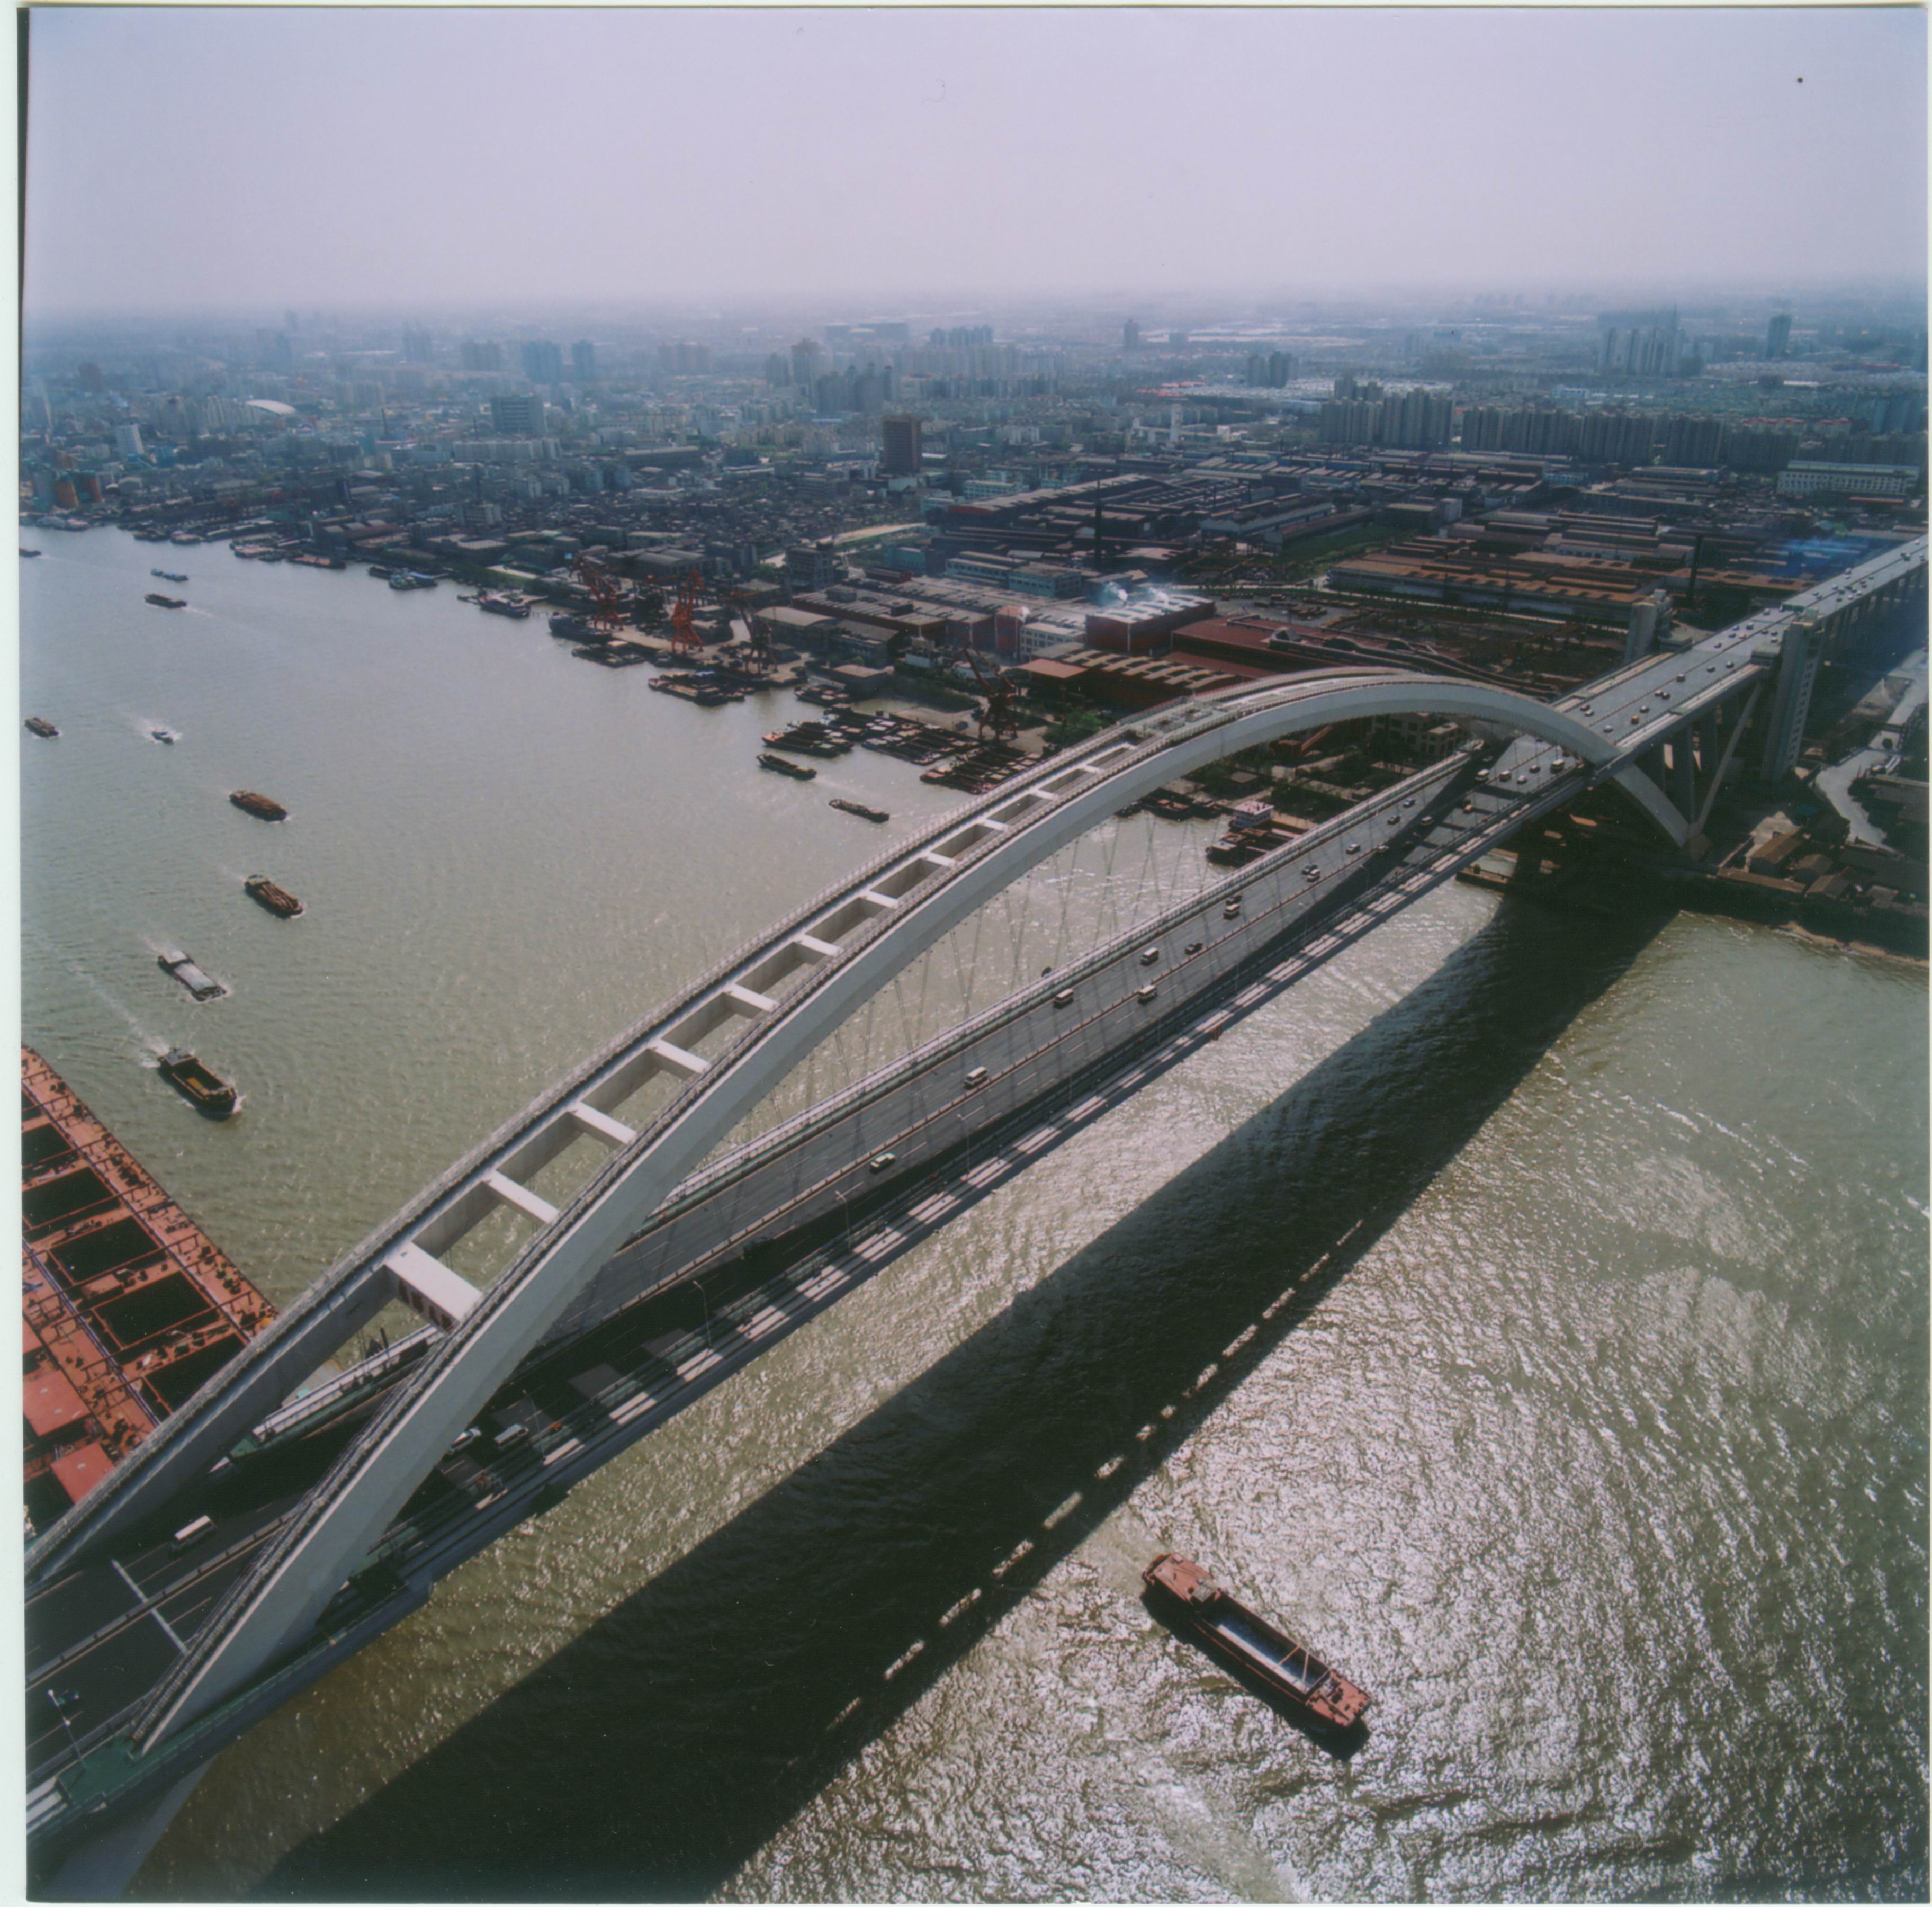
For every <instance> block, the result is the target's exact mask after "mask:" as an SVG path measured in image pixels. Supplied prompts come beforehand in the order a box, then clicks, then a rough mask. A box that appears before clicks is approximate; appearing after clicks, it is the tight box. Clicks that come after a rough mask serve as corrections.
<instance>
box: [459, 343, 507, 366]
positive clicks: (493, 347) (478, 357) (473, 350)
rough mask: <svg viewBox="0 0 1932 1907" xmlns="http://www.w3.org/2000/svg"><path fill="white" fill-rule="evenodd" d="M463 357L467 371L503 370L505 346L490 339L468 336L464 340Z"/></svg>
mask: <svg viewBox="0 0 1932 1907" xmlns="http://www.w3.org/2000/svg"><path fill="white" fill-rule="evenodd" d="M462 358H463V369H464V370H465V371H501V370H502V368H503V347H502V345H500V344H496V343H495V342H493V341H490V340H487V339H485V340H478V339H476V338H465V339H464V340H463V350H462Z"/></svg>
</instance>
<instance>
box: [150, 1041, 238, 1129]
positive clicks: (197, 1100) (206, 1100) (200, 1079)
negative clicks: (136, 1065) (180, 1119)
mask: <svg viewBox="0 0 1932 1907" xmlns="http://www.w3.org/2000/svg"><path fill="white" fill-rule="evenodd" d="M157 1070H158V1071H159V1072H160V1076H161V1077H162V1078H163V1079H164V1080H166V1081H167V1083H168V1084H169V1086H172V1087H173V1088H174V1089H175V1092H178V1093H179V1094H180V1095H181V1097H182V1098H184V1099H185V1100H186V1101H187V1103H188V1104H190V1106H192V1107H193V1108H194V1110H196V1112H197V1113H201V1114H202V1116H204V1117H205V1118H208V1119H233V1117H234V1116H235V1115H236V1113H239V1112H240V1111H241V1110H242V1095H241V1094H240V1093H239V1092H237V1091H236V1089H235V1087H234V1086H233V1085H232V1084H230V1083H229V1081H227V1080H224V1079H223V1077H221V1075H220V1074H219V1073H217V1072H215V1071H213V1070H212V1068H209V1067H206V1066H204V1065H202V1063H201V1062H200V1061H199V1060H198V1059H196V1058H195V1056H194V1055H193V1053H190V1052H189V1051H188V1050H187V1048H186V1047H169V1049H168V1050H167V1051H166V1053H163V1054H162V1055H161V1057H160V1065H159V1067H158V1068H157Z"/></svg>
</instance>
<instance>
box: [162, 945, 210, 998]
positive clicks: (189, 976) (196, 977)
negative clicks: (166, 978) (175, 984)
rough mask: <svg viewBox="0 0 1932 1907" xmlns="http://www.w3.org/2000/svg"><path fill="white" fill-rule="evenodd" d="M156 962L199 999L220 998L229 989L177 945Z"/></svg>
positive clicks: (164, 971) (163, 970)
mask: <svg viewBox="0 0 1932 1907" xmlns="http://www.w3.org/2000/svg"><path fill="white" fill-rule="evenodd" d="M154 964H155V965H156V966H158V967H159V968H160V970H161V971H162V972H163V973H171V974H172V975H174V977H175V979H177V980H178V981H180V982H181V984H182V985H183V986H184V987H186V988H187V990H188V991H189V992H190V993H192V994H193V996H194V997H195V998H196V999H197V1000H218V999H220V998H221V996H222V995H223V994H224V993H226V992H227V991H228V989H227V988H226V987H224V986H223V985H222V984H221V983H220V981H218V980H217V979H215V978H213V977H212V976H211V975H208V974H205V973H203V972H202V970H201V969H200V968H199V967H198V966H196V965H195V963H193V961H192V960H190V959H189V958H188V957H187V955H186V954H184V953H182V952H181V950H180V949H179V948H178V947H177V948H176V949H175V950H174V951H173V952H172V953H171V954H161V955H160V956H158V957H157V959H156V960H155V963H154Z"/></svg>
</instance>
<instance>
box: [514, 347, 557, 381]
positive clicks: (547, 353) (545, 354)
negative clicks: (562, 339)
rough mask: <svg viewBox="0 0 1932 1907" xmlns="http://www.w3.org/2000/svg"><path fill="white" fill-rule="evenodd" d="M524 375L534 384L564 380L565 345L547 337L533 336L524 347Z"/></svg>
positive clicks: (522, 353) (522, 354)
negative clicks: (554, 342) (555, 342)
mask: <svg viewBox="0 0 1932 1907" xmlns="http://www.w3.org/2000/svg"><path fill="white" fill-rule="evenodd" d="M520 355H521V356H522V359H523V375H524V376H525V377H527V378H528V379H529V380H530V382H531V383H532V384H557V383H562V381H563V347H562V346H561V345H560V344H552V343H551V342H550V340H549V339H548V338H531V339H529V341H527V342H526V344H524V345H523V349H522V352H521V353H520Z"/></svg>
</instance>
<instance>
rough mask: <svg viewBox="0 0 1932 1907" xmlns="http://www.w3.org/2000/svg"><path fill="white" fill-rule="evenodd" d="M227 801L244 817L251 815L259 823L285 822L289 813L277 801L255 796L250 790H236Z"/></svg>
mask: <svg viewBox="0 0 1932 1907" xmlns="http://www.w3.org/2000/svg"><path fill="white" fill-rule="evenodd" d="M228 798H229V800H230V801H232V802H233V803H234V804H235V806H236V807H238V808H239V809H241V810H242V812H243V813H244V814H245V815H254V816H255V817H256V818H257V819H258V820H260V821H287V819H288V818H289V811H288V809H286V808H285V807H284V806H282V804H281V803H280V802H279V801H271V800H269V797H267V796H266V794H257V793H256V792H255V791H254V789H253V788H237V789H236V791H235V792H234V793H233V794H231V795H229V797H228Z"/></svg>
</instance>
